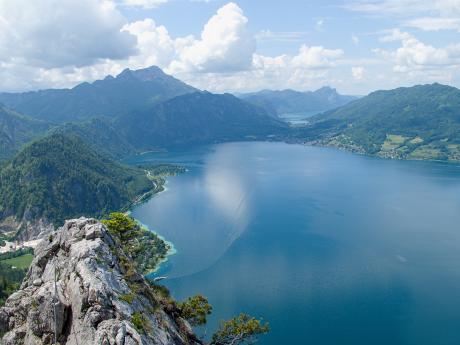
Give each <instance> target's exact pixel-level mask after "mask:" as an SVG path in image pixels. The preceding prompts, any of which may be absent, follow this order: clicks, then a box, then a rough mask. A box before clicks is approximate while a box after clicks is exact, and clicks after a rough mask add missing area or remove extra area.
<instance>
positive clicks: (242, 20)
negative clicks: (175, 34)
mask: <svg viewBox="0 0 460 345" xmlns="http://www.w3.org/2000/svg"><path fill="white" fill-rule="evenodd" d="M247 22H248V19H247V18H246V17H245V15H244V13H243V11H242V9H241V8H240V7H239V6H238V5H236V4H235V3H233V2H231V3H228V4H227V5H225V6H223V7H221V8H220V9H219V10H218V11H217V13H216V14H215V15H214V16H213V17H211V19H209V21H208V22H207V23H206V25H205V26H204V28H203V31H202V32H201V37H200V39H193V41H192V42H191V44H184V45H183V47H181V48H180V50H179V57H178V59H176V60H174V61H173V62H172V64H171V66H170V70H171V71H172V72H190V71H198V72H217V71H218V72H230V71H239V70H245V69H248V68H250V67H251V63H252V55H253V53H254V52H255V49H256V44H255V39H254V37H253V35H251V34H250V33H249V31H248V30H247V27H246V24H247Z"/></svg>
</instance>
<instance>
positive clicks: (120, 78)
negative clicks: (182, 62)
mask: <svg viewBox="0 0 460 345" xmlns="http://www.w3.org/2000/svg"><path fill="white" fill-rule="evenodd" d="M195 91H197V90H196V89H195V88H193V87H192V86H189V85H187V84H185V83H183V82H182V81H180V80H178V79H176V78H174V77H172V76H169V75H167V74H165V73H164V72H163V71H162V70H161V69H160V68H158V67H156V66H152V67H149V68H144V69H140V70H135V71H133V70H130V69H125V70H124V71H123V72H121V73H120V74H119V75H117V76H116V77H112V76H107V77H106V78H104V79H102V80H96V81H95V82H93V83H87V82H85V83H81V84H79V85H77V86H75V87H74V88H72V89H49V90H41V91H31V92H24V93H0V102H2V103H4V104H5V105H6V106H8V107H10V108H12V109H14V110H16V111H18V112H21V113H23V114H27V115H29V116H31V117H34V118H37V119H41V120H46V121H50V122H54V123H63V122H66V121H76V120H83V119H88V118H91V117H98V116H108V117H116V116H119V115H123V114H127V113H129V112H131V111H134V110H138V109H143V108H148V107H150V106H153V105H155V104H158V103H160V102H162V101H165V100H167V99H170V98H173V97H176V96H179V95H183V94H186V93H189V92H195Z"/></svg>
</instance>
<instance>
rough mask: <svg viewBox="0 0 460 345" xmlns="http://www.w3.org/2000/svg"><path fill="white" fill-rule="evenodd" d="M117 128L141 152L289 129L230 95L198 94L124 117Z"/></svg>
mask: <svg viewBox="0 0 460 345" xmlns="http://www.w3.org/2000/svg"><path fill="white" fill-rule="evenodd" d="M114 127H115V128H116V129H117V131H118V132H119V133H120V134H121V135H123V137H124V138H125V139H126V140H127V141H128V142H130V143H131V144H132V145H133V146H135V147H137V148H139V149H149V148H156V147H172V146H181V145H190V144H203V143H213V142H222V141H231V140H248V139H252V140H253V139H267V138H272V137H276V136H280V135H284V134H285V133H286V132H287V130H288V126H287V125H286V124H284V123H282V122H281V121H279V120H277V119H274V118H272V117H270V116H269V115H268V114H267V112H266V111H265V110H264V109H262V108H260V107H257V106H254V105H252V104H250V103H248V102H245V101H242V100H241V99H238V98H237V97H235V96H233V95H230V94H223V95H216V94H212V93H209V92H195V93H191V94H187V95H183V96H178V97H176V98H173V99H171V100H168V101H166V102H164V103H161V104H159V105H157V106H155V107H153V108H152V109H149V110H146V111H140V112H135V113H133V114H129V115H127V116H123V117H120V118H119V119H117V120H116V121H115V124H114Z"/></svg>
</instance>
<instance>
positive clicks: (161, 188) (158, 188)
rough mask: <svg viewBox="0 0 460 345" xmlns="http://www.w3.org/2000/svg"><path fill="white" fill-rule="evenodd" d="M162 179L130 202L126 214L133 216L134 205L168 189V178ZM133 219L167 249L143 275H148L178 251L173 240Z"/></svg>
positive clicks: (157, 269)
mask: <svg viewBox="0 0 460 345" xmlns="http://www.w3.org/2000/svg"><path fill="white" fill-rule="evenodd" d="M163 181H164V182H163V183H162V184H161V185H158V186H155V188H154V189H153V190H151V191H149V192H147V193H144V194H143V195H142V197H141V198H140V199H139V200H137V201H136V202H134V203H132V204H131V206H130V208H129V210H128V211H126V214H127V215H129V216H131V217H133V216H132V209H133V208H134V207H136V206H138V205H141V204H143V203H144V202H147V201H149V200H150V199H152V198H153V197H155V196H158V195H160V194H161V193H163V192H166V191H168V190H169V189H168V187H167V184H168V180H167V179H166V178H163ZM152 183H154V184H155V182H154V181H152ZM133 219H134V220H135V221H136V223H138V224H139V226H140V227H142V228H144V229H146V230H148V231H150V232H152V233H153V234H155V235H156V236H158V238H159V239H160V240H162V241H163V242H164V243H165V244H166V246H167V247H168V251H167V252H166V255H165V257H164V258H163V259H161V260H160V261H159V262H158V265H157V266H156V267H155V269H153V270H150V271H149V272H147V273H145V274H144V276H145V277H148V276H150V275H153V274H155V273H156V272H158V271H159V270H160V268H162V266H163V265H164V264H165V263H166V262H168V260H169V257H170V256H172V255H175V254H177V252H178V251H177V248H176V247H175V246H174V243H173V242H171V241H168V240H167V239H166V238H165V237H164V236H162V235H161V234H159V233H158V232H156V231H154V230H152V229H151V228H150V227H149V226H148V225H147V224H144V223H142V222H141V221H140V220H139V219H137V218H135V217H133Z"/></svg>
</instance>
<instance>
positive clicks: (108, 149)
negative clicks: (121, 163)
mask: <svg viewBox="0 0 460 345" xmlns="http://www.w3.org/2000/svg"><path fill="white" fill-rule="evenodd" d="M52 132H53V133H61V134H63V135H66V136H67V135H71V136H77V137H79V138H81V139H83V141H85V143H86V144H87V145H89V146H90V147H91V148H92V149H93V150H95V151H97V152H99V153H102V154H106V155H108V156H110V157H112V158H114V159H120V158H122V157H126V156H129V155H133V154H135V153H136V152H137V150H136V148H135V147H134V146H133V145H132V144H131V143H130V142H129V141H128V140H127V139H126V138H124V137H123V136H122V135H120V132H119V131H118V130H117V129H115V128H114V126H113V121H112V119H108V118H92V119H89V120H83V121H79V122H67V123H64V124H62V125H60V126H58V127H55V128H53V130H52Z"/></svg>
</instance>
